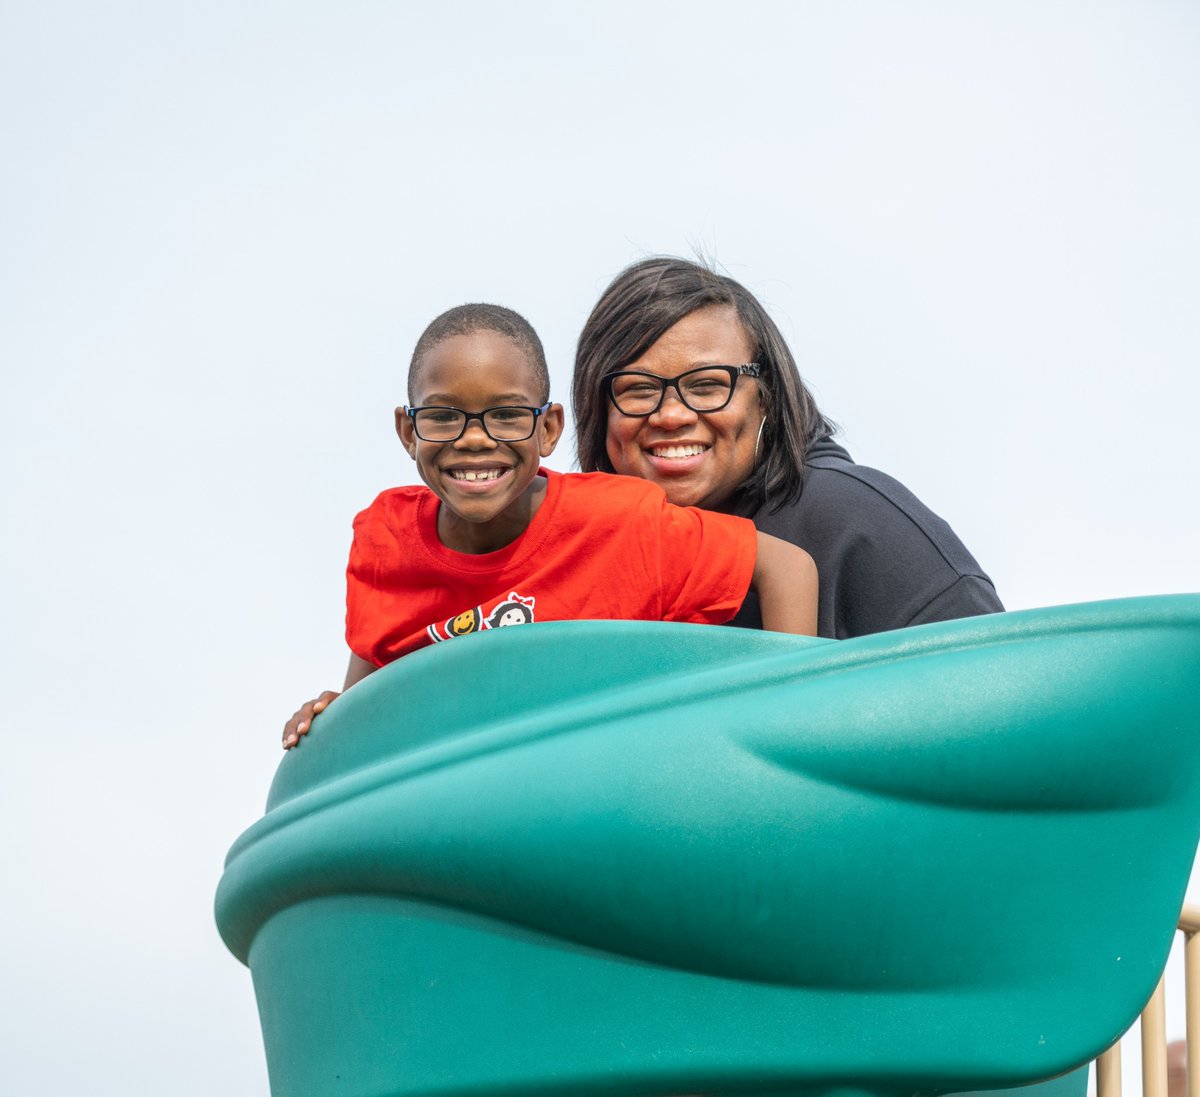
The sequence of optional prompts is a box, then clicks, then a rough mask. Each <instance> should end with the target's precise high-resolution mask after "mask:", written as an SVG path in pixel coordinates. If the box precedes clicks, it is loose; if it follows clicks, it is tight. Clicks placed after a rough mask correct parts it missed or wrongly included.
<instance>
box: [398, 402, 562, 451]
mask: <svg viewBox="0 0 1200 1097" xmlns="http://www.w3.org/2000/svg"><path fill="white" fill-rule="evenodd" d="M549 407H550V405H549V404H548V403H546V404H543V405H542V406H541V407H540V408H527V407H518V406H515V405H514V406H511V407H509V406H505V407H499V408H485V409H484V410H483V411H463V410H462V409H461V408H443V407H437V406H435V405H432V404H429V405H427V406H425V407H422V408H409V407H406V408H405V409H404V414H405V415H407V416H408V417H409V418H410V419H411V420H412V423H413V430H414V431H415V432H416V435H417V437H418V438H420V439H421V441H422V442H457V441H458V440H459V439H460V438H461V437H462V436H463V435H464V434H466V432H467V424H468V423H470V422H471V420H472V419H478V420H479V425H480V426H481V427H483V432H484V433H485V434H486V435H487V436H488V437H489V438H490V439H491V440H492V441H493V442H523V441H525V439H526V438H532V437H533V431H534V428H535V427H536V426H537V421H538V416H539V415H544V414H545V413H546V410H547V409H548V408H549Z"/></svg>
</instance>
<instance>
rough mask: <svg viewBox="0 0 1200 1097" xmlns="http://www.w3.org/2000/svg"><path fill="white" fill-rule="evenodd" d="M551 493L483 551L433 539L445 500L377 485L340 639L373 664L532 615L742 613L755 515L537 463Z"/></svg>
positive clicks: (697, 617) (705, 617)
mask: <svg viewBox="0 0 1200 1097" xmlns="http://www.w3.org/2000/svg"><path fill="white" fill-rule="evenodd" d="M541 475H545V476H546V478H547V481H548V482H547V485H546V495H545V498H544V499H543V500H542V505H541V506H540V507H538V509H537V512H536V513H535V514H534V516H533V520H532V521H531V522H530V523H529V528H528V529H526V530H525V532H524V533H522V534H521V536H520V537H518V538H517V539H516V540H515V541H514V542H513V543H512V544H511V545H507V546H506V547H504V548H502V549H500V550H499V551H498V552H488V553H483V554H480V555H471V554H470V553H464V552H455V551H454V550H452V549H448V548H446V546H445V545H443V544H442V543H441V541H439V540H438V535H437V513H438V507H439V506H440V505H441V503H440V500H439V499H438V497H437V496H436V495H434V493H433V492H432V491H430V490H429V489H428V488H425V487H405V488H392V489H391V490H389V491H385V492H383V493H382V494H381V495H380V496H379V498H378V499H376V500H375V502H374V503H372V504H371V505H370V506H369V507H368V508H367V509H366V510H364V511H363V512H362V513H361V514H359V515H358V517H357V518H355V519H354V544H353V546H352V547H351V549H350V565H349V567H348V568H347V569H346V580H347V592H346V640H347V642H348V643H349V644H350V650H351V651H353V652H354V653H355V654H356V655H358V656H360V657H361V658H363V659H366V660H367V661H368V662H370V663H374V664H375V665H376V666H383V664H385V663H390V662H391V661H392V660H393V659H398V658H400V656H402V655H407V654H409V652H412V651H415V650H416V649H417V648H420V647H424V646H425V645H426V644H430V643H436V642H438V641H440V640H448V639H450V638H452V637H454V636H463V635H466V634H468V633H472V632H481V631H484V630H487V629H492V628H498V627H501V626H504V625H515V624H524V623H526V622H529V621H574V620H601V619H608V620H629V621H693V622H697V623H700V624H720V623H722V622H724V621H728V620H729V619H730V618H731V617H733V615H734V614H735V613H737V611H738V607H739V606H741V604H742V601H743V599H744V598H745V596H746V591H747V590H748V589H749V587H750V578H751V576H752V574H753V572H754V562H755V558H756V555H757V542H756V539H755V537H756V534H755V529H754V524H753V523H752V522H750V521H749V520H748V519H745V518H735V517H733V516H731V515H725V514H714V513H712V512H711V511H704V510H696V509H695V508H692V507H686V508H685V507H676V506H672V505H671V504H670V503H668V502H667V500H666V496H665V495H664V494H663V490H662V488H660V487H658V486H657V485H655V484H651V483H649V482H647V481H645V480H637V479H634V478H632V477H628V476H610V475H606V474H604V473H587V474H565V475H564V474H562V473H557V472H548V471H547V470H545V469H543V470H542V472H541Z"/></svg>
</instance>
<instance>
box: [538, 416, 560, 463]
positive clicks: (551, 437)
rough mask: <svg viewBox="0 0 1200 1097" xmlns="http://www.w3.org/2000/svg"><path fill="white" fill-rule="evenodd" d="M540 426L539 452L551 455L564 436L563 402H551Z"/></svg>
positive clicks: (545, 455) (544, 455) (546, 455)
mask: <svg viewBox="0 0 1200 1097" xmlns="http://www.w3.org/2000/svg"><path fill="white" fill-rule="evenodd" d="M538 426H539V428H540V430H541V434H540V441H539V444H538V453H540V454H541V455H542V456H543V457H549V456H550V454H552V453H553V452H554V447H555V446H557V445H558V440H559V439H560V438H561V437H562V432H563V406H562V404H551V405H550V406H549V407H548V408H547V409H546V414H545V415H543V416H542V421H541V422H540V423H539V424H538Z"/></svg>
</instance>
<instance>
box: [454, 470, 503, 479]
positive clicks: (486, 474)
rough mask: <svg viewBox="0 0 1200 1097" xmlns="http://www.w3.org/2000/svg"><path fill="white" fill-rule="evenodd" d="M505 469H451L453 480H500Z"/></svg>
mask: <svg viewBox="0 0 1200 1097" xmlns="http://www.w3.org/2000/svg"><path fill="white" fill-rule="evenodd" d="M503 474H504V470H503V469H478V470H476V469H451V470H450V479H452V480H499V479H500V477H501V476H502V475H503Z"/></svg>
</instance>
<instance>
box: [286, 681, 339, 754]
mask: <svg viewBox="0 0 1200 1097" xmlns="http://www.w3.org/2000/svg"><path fill="white" fill-rule="evenodd" d="M339 697H341V694H340V693H338V692H337V690H332V689H327V690H326V691H325V692H324V693H322V694H321V696H320V697H318V698H316V700H313V701H305V702H304V704H302V705H301V706H300V707H299V708H298V709H297V710H296V713H295V715H294V716H293V717H292V718H291V719H290V720H289V721H288V722H287V723H286V724H284V725H283V749H284V750H291V749H292V747H294V746H296V745H297V744H298V743H299V742H300V736H301V735H307V734H308V730H309V728H311V727H312V722H313V717H314V716H316V715H317V713H319V712H324V711H325V710H326V709H327V708H328V707H329V706H330V704H332V703H333V702H334V701H336V700H337V699H338V698H339Z"/></svg>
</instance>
